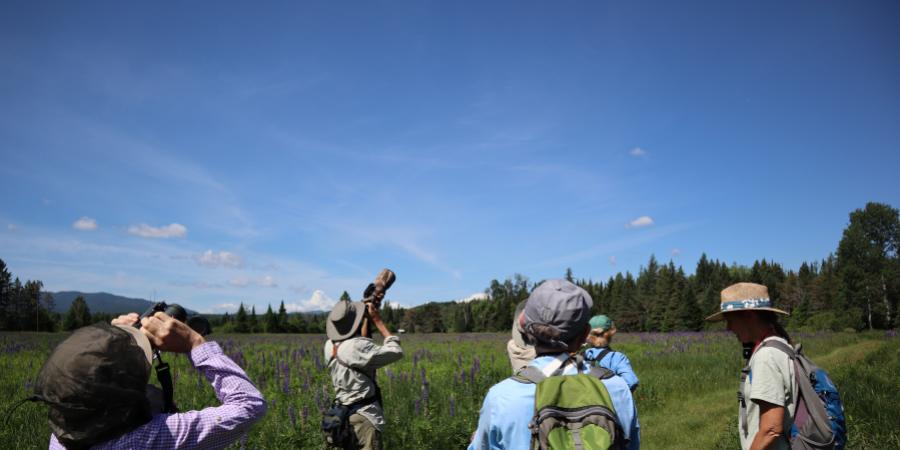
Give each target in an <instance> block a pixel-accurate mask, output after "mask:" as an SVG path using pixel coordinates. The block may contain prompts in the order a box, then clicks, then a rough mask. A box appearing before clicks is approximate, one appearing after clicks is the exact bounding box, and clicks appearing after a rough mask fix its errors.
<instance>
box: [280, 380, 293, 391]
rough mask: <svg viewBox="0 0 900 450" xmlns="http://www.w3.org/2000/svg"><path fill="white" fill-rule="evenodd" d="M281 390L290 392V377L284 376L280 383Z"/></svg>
mask: <svg viewBox="0 0 900 450" xmlns="http://www.w3.org/2000/svg"><path fill="white" fill-rule="evenodd" d="M281 391H282V392H284V393H285V394H290V393H291V379H290V378H288V377H284V381H283V382H282V383H281Z"/></svg>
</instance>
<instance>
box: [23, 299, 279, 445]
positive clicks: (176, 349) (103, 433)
mask: <svg viewBox="0 0 900 450" xmlns="http://www.w3.org/2000/svg"><path fill="white" fill-rule="evenodd" d="M160 351H161V352H171V353H184V354H186V355H187V357H188V359H189V360H190V361H191V364H192V365H193V366H194V368H196V369H197V370H198V371H199V372H200V373H201V374H203V375H204V376H205V377H206V380H207V381H208V382H209V383H210V384H211V385H212V387H213V389H214V390H215V392H216V397H218V399H219V401H221V402H222V404H221V405H219V406H216V407H211V408H204V409H202V410H200V411H186V412H174V411H165V409H166V403H171V402H166V401H165V399H164V395H163V393H162V392H161V391H160V389H159V388H156V387H155V386H153V385H148V382H149V381H150V366H151V364H152V362H153V359H154V357H153V355H154V353H157V352H160ZM28 400H32V401H40V402H43V403H45V404H47V405H48V406H49V422H50V429H51V431H52V433H53V434H52V435H51V436H50V444H49V448H50V449H68V450H75V449H87V448H91V449H126V448H127V449H132V448H172V449H176V448H177V449H211V448H223V447H225V446H227V445H229V444H231V443H233V442H235V441H237V440H238V439H240V438H241V436H243V435H244V434H245V433H246V432H247V431H248V430H249V428H250V426H251V425H253V423H254V422H256V421H258V420H259V419H261V418H262V417H263V416H264V415H265V413H266V402H265V400H264V399H263V397H262V394H260V392H259V390H258V389H257V388H256V386H254V385H253V383H252V382H251V381H250V379H249V378H248V377H247V374H246V373H244V371H243V370H242V369H241V368H240V367H238V365H237V364H235V363H234V361H232V360H231V359H230V358H228V357H227V356H225V354H224V353H223V352H222V349H221V347H219V345H218V344H217V343H215V342H211V341H206V339H205V338H204V337H203V335H201V334H200V333H198V332H197V331H195V330H193V329H192V328H191V327H189V326H188V325H186V324H185V323H184V322H182V321H180V320H176V319H174V318H172V317H171V316H169V315H168V314H166V313H165V312H163V311H148V312H147V313H146V314H145V316H139V315H138V314H137V313H131V314H126V315H122V316H119V317H117V318H115V319H113V320H112V321H111V323H110V324H106V323H96V324H93V325H89V326H86V327H82V328H80V329H78V330H76V331H75V332H74V333H72V335H71V336H69V337H68V338H67V339H66V340H64V341H63V342H61V343H60V344H59V345H57V346H56V348H55V349H54V350H53V353H52V354H51V355H50V357H49V358H48V359H47V362H46V363H45V364H44V366H43V368H42V369H41V371H40V373H39V375H38V379H37V383H36V384H35V394H34V395H32V396H31V397H29V398H28ZM172 406H173V405H172ZM173 409H174V406H173Z"/></svg>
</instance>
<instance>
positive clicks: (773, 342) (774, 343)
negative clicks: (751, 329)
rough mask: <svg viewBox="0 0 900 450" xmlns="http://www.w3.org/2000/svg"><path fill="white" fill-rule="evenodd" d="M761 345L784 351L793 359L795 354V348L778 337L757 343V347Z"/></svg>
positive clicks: (761, 346)
mask: <svg viewBox="0 0 900 450" xmlns="http://www.w3.org/2000/svg"><path fill="white" fill-rule="evenodd" d="M763 347H772V348H777V349H778V350H781V351H782V352H784V353H786V354H787V355H788V356H789V357H790V358H791V359H794V358H795V357H796V356H797V353H798V352H797V350H796V349H794V347H791V346H790V345H789V344H785V343H784V342H782V341H780V340H778V339H769V340H767V341H763V342H762V343H761V344H759V348H763Z"/></svg>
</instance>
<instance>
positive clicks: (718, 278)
mask: <svg viewBox="0 0 900 450" xmlns="http://www.w3.org/2000/svg"><path fill="white" fill-rule="evenodd" d="M849 219H850V220H849V223H848V225H847V227H846V228H845V229H844V232H843V236H842V237H841V240H840V242H839V243H838V246H837V249H836V251H835V252H833V253H832V254H830V255H828V256H826V257H825V258H824V259H822V260H820V261H812V262H804V263H802V264H801V265H800V267H799V269H797V270H796V271H794V270H785V269H784V267H783V266H782V265H781V264H779V263H778V262H775V261H773V260H766V259H762V260H757V261H755V262H754V263H753V265H752V266H749V267H748V266H744V265H738V264H735V263H732V264H730V265H729V264H726V263H725V262H723V261H720V260H718V259H710V258H709V257H708V256H707V255H706V254H703V255H702V256H701V257H700V260H699V261H698V262H697V265H696V267H695V268H694V272H693V274H690V275H688V274H686V272H685V270H684V268H683V267H681V266H676V264H675V263H674V262H673V261H669V262H667V263H660V262H659V261H657V259H656V258H655V257H654V256H650V259H649V261H647V264H646V265H645V266H643V267H641V268H640V270H639V271H638V273H637V275H634V274H632V273H630V272H625V273H624V274H623V273H621V272H620V273H618V274H616V275H615V276H612V277H610V278H609V279H608V280H607V281H606V282H601V281H593V280H591V279H576V278H575V277H574V275H573V273H572V270H571V269H568V270H567V271H566V274H565V277H566V278H567V279H569V280H570V281H572V282H574V283H576V284H578V285H579V286H581V287H583V288H584V289H585V290H587V291H588V293H590V294H591V297H592V298H593V299H594V311H593V312H594V313H595V314H607V315H609V316H610V317H612V318H613V320H614V322H615V323H616V326H617V328H619V329H620V330H623V331H680V330H684V331H687V330H700V329H703V328H705V327H707V326H714V327H720V326H721V324H719V325H710V324H707V323H705V322H704V320H703V319H704V318H705V317H706V316H708V315H709V314H712V313H713V312H715V311H716V310H717V308H718V307H719V303H720V298H719V294H720V292H721V290H722V289H724V288H725V287H727V286H729V285H731V284H733V283H737V282H744V281H749V282H754V283H759V284H764V285H766V286H767V287H768V289H769V295H770V297H771V300H772V302H773V303H774V304H775V306H776V307H778V308H781V309H784V310H786V311H787V312H789V313H791V315H790V317H789V318H788V319H786V322H787V326H788V327H790V328H794V329H807V330H836V331H837V330H844V329H854V330H861V329H864V328H869V329H874V328H881V329H886V328H893V327H896V326H897V303H898V299H900V259H898V249H900V215H898V211H897V209H895V208H893V207H891V206H889V205H886V204H882V203H868V204H867V205H866V206H865V208H863V209H857V210H855V211H853V212H852V213H850V218H849ZM538 284H540V283H539V282H534V283H533V282H530V281H529V280H528V278H527V277H525V276H523V275H520V274H516V275H514V276H512V277H511V278H508V279H506V280H504V281H502V282H501V281H498V280H492V281H491V283H490V285H489V286H488V288H487V289H485V291H484V292H485V294H486V299H484V300H477V301H471V302H467V303H455V302H446V303H427V304H425V305H421V306H417V307H415V308H411V309H408V310H406V311H404V313H403V317H402V319H401V322H400V326H401V327H402V328H404V329H406V330H408V331H417V332H443V331H452V332H468V331H505V330H508V329H509V328H510V326H511V323H512V316H513V312H514V310H515V308H516V305H517V304H518V303H519V302H521V301H522V300H525V299H526V298H527V297H528V294H529V293H530V292H531V290H532V289H534V287H535V286H537V285H538Z"/></svg>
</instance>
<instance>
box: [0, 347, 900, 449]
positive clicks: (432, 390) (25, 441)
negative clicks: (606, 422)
mask: <svg viewBox="0 0 900 450" xmlns="http://www.w3.org/2000/svg"><path fill="white" fill-rule="evenodd" d="M64 337H65V335H64V334H56V335H47V334H27V333H22V334H0V373H3V376H2V378H0V408H2V409H3V410H4V411H5V410H6V408H7V407H9V406H10V405H11V404H12V403H13V402H14V401H15V400H17V399H20V398H24V397H25V396H27V395H28V392H29V390H30V388H31V385H30V383H33V381H34V378H35V377H36V375H37V372H38V371H39V370H40V366H41V364H42V363H43V361H44V359H45V358H46V357H47V355H48V354H49V352H50V350H51V349H52V348H53V346H54V345H55V344H56V343H57V342H59V341H60V340H62V339H63V338H64ZM507 337H508V335H507V334H466V335H453V334H448V335H407V336H404V337H403V338H402V345H403V348H404V353H405V356H404V358H403V359H402V360H401V361H399V362H397V363H394V364H392V365H390V366H388V367H387V368H385V369H382V370H380V371H379V374H378V380H379V383H380V385H381V387H382V390H383V395H384V399H385V403H386V408H385V409H386V416H387V421H388V426H387V430H386V433H385V435H384V441H385V448H387V449H450V448H463V447H465V445H466V444H467V443H468V441H469V436H470V435H471V433H472V432H473V431H474V430H475V427H476V424H477V420H478V411H479V409H480V407H481V401H482V399H483V398H484V394H485V393H486V392H487V390H488V389H489V388H490V386H492V385H493V384H494V383H496V382H498V381H500V380H502V379H503V378H505V377H508V376H509V375H510V370H511V369H510V366H509V361H508V359H507V358H506V353H505V343H506V339H507ZM214 338H215V339H216V340H217V341H218V342H219V343H220V344H221V345H222V347H223V349H224V350H225V352H226V353H227V354H229V355H230V356H231V357H232V359H234V360H235V361H236V362H238V364H239V365H241V366H242V367H243V368H244V369H245V370H246V371H247V373H248V374H249V376H250V378H251V379H252V380H253V381H254V382H255V383H256V384H257V385H258V386H259V387H260V390H261V391H262V392H263V394H264V396H265V398H266V400H267V401H268V402H269V412H268V414H267V416H266V417H265V418H264V419H263V420H262V421H261V422H260V423H258V424H256V425H255V426H254V427H253V429H252V430H251V431H250V432H249V433H248V434H247V436H246V437H245V439H243V440H242V441H241V442H238V443H236V444H235V445H234V446H233V447H234V448H251V449H252V448H259V449H274V448H304V449H318V448H324V447H323V444H322V442H323V440H322V436H321V434H320V432H319V420H320V418H321V411H322V410H323V409H324V408H325V407H327V406H328V402H329V400H330V399H331V393H332V392H331V385H330V380H329V379H328V375H327V373H326V370H325V369H324V364H325V358H324V355H323V354H322V343H323V341H324V338H323V337H322V336H313V335H252V336H246V335H225V336H214ZM795 339H796V340H799V341H802V342H803V343H804V348H805V351H806V352H807V354H809V355H810V356H811V357H812V358H813V359H814V360H815V361H816V362H817V363H819V364H820V365H822V366H823V367H825V368H826V369H829V372H830V373H831V374H832V376H833V379H834V380H835V382H836V383H837V384H838V387H839V388H840V390H841V394H842V396H843V398H844V402H845V405H846V408H847V415H848V418H849V421H850V433H851V435H850V446H849V448H851V449H882V448H900V431H898V430H897V429H896V420H897V417H900V405H898V404H897V402H896V397H897V394H896V393H897V392H898V388H900V381H898V380H900V377H898V374H900V341H898V340H897V339H896V338H892V337H889V336H886V335H885V334H884V333H864V334H854V333H847V334H834V333H820V334H812V335H799V336H796V337H795ZM613 346H614V347H615V348H616V349H618V350H620V351H623V352H625V353H626V354H627V355H628V356H629V358H630V359H631V361H632V364H633V366H634V368H635V371H636V372H637V374H638V376H639V377H640V386H639V387H638V389H637V391H636V401H637V405H638V410H639V415H640V421H641V429H642V441H643V448H645V449H682V448H683V449H706V448H721V449H733V448H737V446H738V444H737V442H738V441H737V430H736V421H737V418H736V415H737V402H736V397H735V392H736V390H737V384H738V373H739V370H740V367H741V364H742V362H743V361H742V360H741V356H740V345H739V344H738V343H737V341H736V340H735V339H734V338H733V337H732V336H730V335H728V334H725V333H669V334H630V335H626V334H619V335H617V336H616V339H615V342H614V343H613ZM164 358H166V360H167V361H168V362H170V364H172V365H173V371H174V374H175V376H174V381H175V391H176V392H175V397H176V401H177V403H178V406H179V407H180V408H181V409H182V410H188V409H199V408H202V407H204V406H210V405H215V404H217V401H216V399H215V396H214V394H213V391H212V388H211V387H210V386H209V385H208V384H207V383H206V381H205V379H203V378H201V377H199V376H198V375H197V373H196V372H195V371H194V370H193V369H192V368H191V367H190V364H189V362H188V361H187V358H185V357H184V356H182V355H165V356H164ZM49 435H50V430H49V428H48V426H47V424H46V407H44V406H41V405H36V404H26V405H23V406H22V407H20V408H19V409H18V410H16V411H15V412H14V413H13V414H12V415H11V416H10V418H9V421H8V423H7V424H6V425H5V426H2V427H0V448H4V449H6V448H46V446H47V442H48V439H49Z"/></svg>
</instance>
